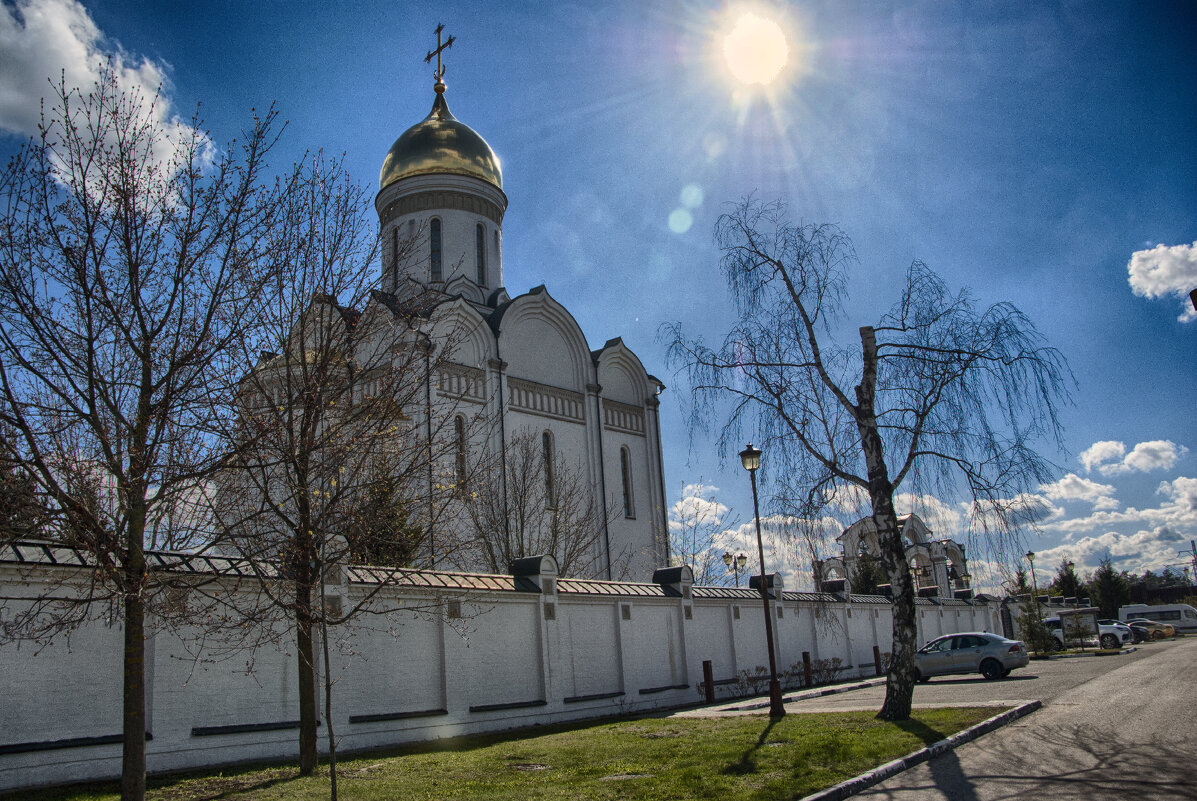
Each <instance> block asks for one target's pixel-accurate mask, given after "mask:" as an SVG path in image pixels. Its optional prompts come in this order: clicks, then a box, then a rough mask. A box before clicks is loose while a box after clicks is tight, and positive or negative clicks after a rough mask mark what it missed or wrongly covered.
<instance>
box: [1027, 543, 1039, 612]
mask: <svg viewBox="0 0 1197 801" xmlns="http://www.w3.org/2000/svg"><path fill="white" fill-rule="evenodd" d="M1027 561H1028V562H1030V564H1031V591H1032V592H1033V593H1034V594H1033V595H1032V596H1031V598H1032V599H1034V601H1035V609H1036V610H1037V609H1039V585H1038V584H1037V583H1036V582H1035V552H1034V551H1027Z"/></svg>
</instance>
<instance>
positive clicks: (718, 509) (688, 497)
mask: <svg viewBox="0 0 1197 801" xmlns="http://www.w3.org/2000/svg"><path fill="white" fill-rule="evenodd" d="M718 491H719V488H718V487H713V486H711V485H709V484H701V483H700V484H686V485H685V486H684V487H682V497H681V499H679V500H678V501H677V502H676V503H674V504H673V506H671V507H670V508H669V527H670V528H671V529H673V530H678V529H681V528H682V527H684V526H688V525H689V526H693V525H700V526H701V525H714V526H717V525H719V523H720V522H721V521H722V520H723V516H724V515H726V514H727V512H728V509H727V507H726V506H724V505H723V504H721V503H719V502H718V501H717V500H715V499H714V498H712V497H711V496H712V495H713V494H714V493H716V492H718Z"/></svg>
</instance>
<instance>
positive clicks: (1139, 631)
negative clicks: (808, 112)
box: [1126, 623, 1151, 645]
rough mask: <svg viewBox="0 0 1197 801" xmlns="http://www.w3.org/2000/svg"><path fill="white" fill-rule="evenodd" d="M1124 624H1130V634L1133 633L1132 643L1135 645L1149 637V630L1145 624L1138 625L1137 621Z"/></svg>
mask: <svg viewBox="0 0 1197 801" xmlns="http://www.w3.org/2000/svg"><path fill="white" fill-rule="evenodd" d="M1126 625H1128V626H1130V630H1131V634H1133V635H1135V639H1134V643H1135V644H1136V645H1138V644H1139V643H1141V642H1146V641H1147V640H1150V639H1151V630H1150V629H1148V628H1147V627H1146V626H1140V625H1139V624H1138V623H1127V624H1126Z"/></svg>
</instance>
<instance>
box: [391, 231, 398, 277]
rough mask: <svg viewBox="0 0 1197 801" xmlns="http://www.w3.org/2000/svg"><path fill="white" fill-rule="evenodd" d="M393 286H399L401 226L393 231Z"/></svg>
mask: <svg viewBox="0 0 1197 801" xmlns="http://www.w3.org/2000/svg"><path fill="white" fill-rule="evenodd" d="M391 286H392V287H394V288H397V287H398V286H399V226H398V225H396V226H395V227H394V228H392V229H391Z"/></svg>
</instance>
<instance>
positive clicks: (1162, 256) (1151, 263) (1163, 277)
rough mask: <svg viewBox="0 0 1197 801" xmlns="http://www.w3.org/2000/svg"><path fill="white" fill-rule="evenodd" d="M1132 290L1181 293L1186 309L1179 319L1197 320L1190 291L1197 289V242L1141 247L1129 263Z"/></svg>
mask: <svg viewBox="0 0 1197 801" xmlns="http://www.w3.org/2000/svg"><path fill="white" fill-rule="evenodd" d="M1126 269H1127V272H1128V273H1129V274H1130V279H1129V280H1130V285H1131V290H1132V291H1133V292H1134V293H1135V294H1136V295H1141V296H1143V297H1146V298H1159V297H1163V296H1165V295H1177V296H1179V297H1180V298H1181V302H1182V303H1183V304H1184V311H1183V313H1182V314H1181V315H1180V317H1178V318H1177V319H1178V320H1180V321H1182V322H1186V323H1187V322H1192V321H1193V320H1197V309H1194V308H1193V305H1192V304H1191V303H1190V302H1189V299H1188V295H1189V292H1190V291H1192V290H1193V289H1197V242H1194V243H1193V244H1192V245H1172V246H1171V247H1169V246H1167V245H1156V246H1155V247H1153V248H1152V249H1151V250H1137V251H1135V252H1134V253H1132V254H1131V258H1130V261H1129V262H1127V265H1126Z"/></svg>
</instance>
